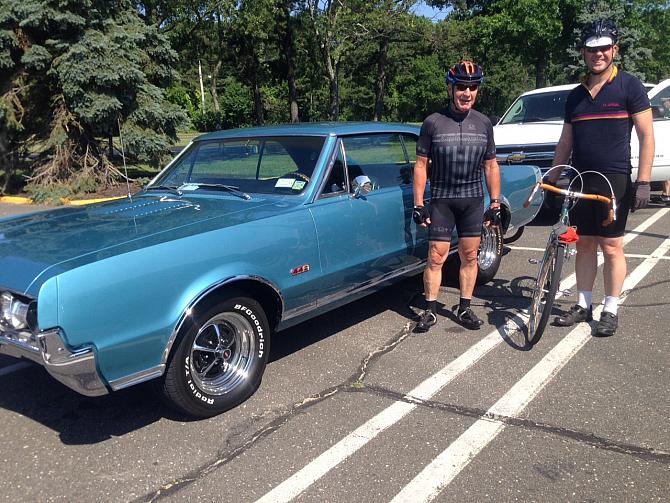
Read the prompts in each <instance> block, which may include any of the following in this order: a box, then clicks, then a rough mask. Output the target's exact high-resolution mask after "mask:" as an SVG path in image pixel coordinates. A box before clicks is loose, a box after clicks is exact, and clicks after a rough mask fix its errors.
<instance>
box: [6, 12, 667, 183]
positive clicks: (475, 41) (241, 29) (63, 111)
mask: <svg viewBox="0 0 670 503" xmlns="http://www.w3.org/2000/svg"><path fill="white" fill-rule="evenodd" d="M428 3H429V4H432V5H436V6H441V7H443V8H445V9H446V8H449V15H448V17H447V19H446V20H444V21H441V22H438V23H433V22H431V21H429V20H427V19H425V18H422V17H420V16H417V15H416V14H414V13H413V12H414V11H415V10H416V6H417V4H418V0H374V1H363V0H338V1H333V2H322V1H317V0H195V1H189V2H176V1H173V0H170V1H167V0H157V1H153V0H152V1H149V2H130V1H129V0H115V1H114V2H108V1H104V0H81V1H74V0H2V8H0V166H3V167H5V170H4V173H5V174H4V175H3V176H4V178H5V181H4V185H5V187H7V180H9V179H11V180H15V179H16V177H17V175H16V173H18V172H22V173H23V171H21V170H23V169H25V168H26V166H25V163H24V161H25V159H27V158H28V154H36V153H37V154H39V156H38V157H37V162H36V165H35V166H34V171H33V172H32V175H33V186H34V185H35V183H37V182H40V181H42V182H44V183H45V184H47V185H49V186H52V188H51V189H50V190H51V191H52V192H56V193H59V194H60V193H62V192H64V191H65V189H64V188H63V187H62V186H60V185H57V184H53V183H51V182H53V181H54V180H60V183H61V185H63V184H64V186H67V187H78V186H79V185H80V184H79V182H77V183H75V182H74V180H76V179H77V177H78V176H80V175H81V174H84V175H86V176H87V177H90V178H92V179H98V180H100V179H107V178H108V175H109V174H110V173H111V174H112V175H113V173H114V171H115V168H114V166H113V165H112V163H111V161H112V160H111V159H109V158H107V149H106V148H105V146H104V143H101V141H104V140H105V139H106V138H108V137H110V136H117V135H118V133H119V126H120V127H121V133H122V135H123V139H124V145H125V147H126V153H127V154H128V155H129V161H130V162H134V163H142V164H143V165H150V166H152V167H153V168H154V169H157V168H158V167H159V166H160V165H161V163H162V162H164V161H165V160H166V159H167V155H168V153H169V147H170V145H171V144H172V143H174V142H175V141H176V137H177V136H176V135H177V131H178V129H179V128H180V127H183V126H185V125H187V124H188V121H187V118H186V117H187V116H188V117H190V118H191V121H192V124H193V126H194V127H196V128H197V129H199V130H201V131H211V130H215V129H228V128H234V127H241V126H249V125H252V124H262V123H265V122H270V123H279V122H287V121H288V120H290V119H291V117H292V114H293V116H295V114H296V112H297V115H298V116H299V117H300V119H301V120H302V121H321V120H329V119H340V120H371V119H381V120H398V121H407V122H420V121H421V120H422V119H423V118H424V117H425V116H426V115H428V114H429V113H430V112H432V111H434V110H438V109H440V108H443V107H445V106H447V105H448V103H449V97H448V95H447V87H446V85H445V82H444V76H445V73H446V71H447V69H448V67H449V66H451V65H452V64H454V63H455V62H457V61H459V60H461V59H473V60H475V61H477V62H478V63H480V64H481V65H482V67H483V68H484V72H485V75H486V82H485V84H484V86H483V87H482V88H481V90H480V94H479V101H478V103H477V109H478V110H480V111H482V112H484V113H486V114H497V115H499V114H501V113H502V112H504V111H505V109H506V108H507V107H508V106H509V104H510V103H511V102H512V100H513V99H514V98H515V97H516V96H517V95H518V94H519V93H521V92H523V91H527V90H529V89H532V88H534V87H537V86H543V85H554V84H564V83H569V82H575V81H576V80H577V79H578V78H579V76H580V74H581V73H583V71H584V64H583V61H582V60H581V57H580V54H579V50H578V49H579V47H578V43H577V41H578V37H579V32H580V29H581V26H582V25H583V24H584V23H586V22H588V21H591V20H593V19H595V18H599V17H609V18H612V19H614V20H615V21H616V22H617V23H618V25H619V28H620V33H621V37H620V47H621V51H620V57H619V61H618V64H620V65H621V66H622V67H623V68H624V69H625V70H627V71H630V72H632V73H634V74H636V75H638V76H639V77H641V78H642V79H644V80H646V81H648V82H658V81H660V80H661V79H664V78H668V77H669V76H670V44H668V43H667V35H668V33H670V9H669V4H668V1H667V0H460V1H458V2H455V1H448V0H443V1H441V0H430V2H428ZM199 65H201V67H202V87H203V90H204V95H202V96H201V80H200V72H199ZM201 98H203V99H204V102H205V105H204V107H203V106H202V104H201ZM291 99H294V102H293V105H294V109H293V110H291V109H290V108H289V105H290V100H291ZM296 104H297V108H298V110H297V111H296V110H295V105H296ZM203 108H204V111H203ZM33 158H34V156H33V157H31V159H33ZM102 173H107V175H102ZM2 190H5V189H2ZM34 190H38V189H34ZM68 190H71V189H68ZM76 190H83V189H76ZM38 192H39V190H38Z"/></svg>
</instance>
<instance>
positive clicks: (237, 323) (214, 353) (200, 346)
mask: <svg viewBox="0 0 670 503" xmlns="http://www.w3.org/2000/svg"><path fill="white" fill-rule="evenodd" d="M255 349H256V344H255V338H254V330H253V327H252V325H251V324H250V323H249V321H248V320H247V319H246V318H245V317H244V316H242V315H240V314H238V313H220V314H218V315H216V316H215V317H213V318H212V319H210V320H209V321H208V322H207V323H205V324H204V325H203V326H202V328H201V329H200V330H199V331H198V333H197V335H196V336H195V338H194V339H193V344H192V346H191V351H190V358H189V366H190V370H191V375H192V377H193V380H194V381H195V383H196V384H197V386H198V388H199V389H200V390H202V391H204V392H205V393H207V394H209V395H224V394H226V393H228V392H230V391H231V390H233V389H235V388H236V387H237V386H239V385H240V383H242V382H244V381H245V380H246V379H247V376H248V375H249V368H250V367H251V364H252V361H253V355H254V352H255Z"/></svg>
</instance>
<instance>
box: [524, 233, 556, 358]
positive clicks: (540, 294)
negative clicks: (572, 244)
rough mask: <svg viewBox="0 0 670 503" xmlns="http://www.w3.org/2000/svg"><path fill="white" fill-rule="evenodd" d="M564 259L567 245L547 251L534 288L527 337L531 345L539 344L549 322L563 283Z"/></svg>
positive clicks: (550, 248) (549, 248)
mask: <svg viewBox="0 0 670 503" xmlns="http://www.w3.org/2000/svg"><path fill="white" fill-rule="evenodd" d="M564 257H565V245H562V244H558V243H556V244H552V245H550V246H549V247H548V248H547V250H546V251H545V256H544V258H543V259H542V263H541V264H540V270H539V272H538V274H537V279H536V281H535V287H534V288H533V300H532V302H531V305H530V318H529V320H528V332H527V336H526V340H527V341H528V344H530V345H535V344H537V342H538V341H539V340H540V338H541V337H542V334H543V333H544V329H545V327H546V326H547V322H548V321H549V316H550V315H551V308H552V307H553V305H554V300H555V299H556V292H557V291H558V285H559V284H560V282H561V270H562V269H563V259H564Z"/></svg>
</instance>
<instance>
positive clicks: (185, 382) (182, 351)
mask: <svg viewBox="0 0 670 503" xmlns="http://www.w3.org/2000/svg"><path fill="white" fill-rule="evenodd" d="M184 330H185V332H184V333H183V336H182V337H181V338H180V340H179V343H178V346H177V348H176V351H175V353H174V355H173V358H172V359H171V360H170V363H169V364H168V368H167V370H166V372H165V375H164V379H163V392H164V394H165V396H166V398H167V399H168V401H169V402H170V403H171V404H172V405H174V406H175V407H176V408H177V409H179V410H180V411H182V412H185V413H186V414H189V415H192V416H197V417H210V416H214V415H216V414H220V413H221V412H224V411H226V410H228V409H231V408H233V407H235V406H236V405H238V404H240V403H241V402H243V401H244V400H246V399H247V398H249V397H250V396H251V395H252V394H253V393H254V392H255V391H256V390H257V389H258V386H260V383H261V378H262V376H263V372H264V370H265V366H266V364H267V360H268V350H269V341H270V337H269V336H270V329H269V325H268V321H267V317H266V316H265V313H264V312H263V309H262V308H261V306H260V304H258V303H257V302H256V301H255V300H253V299H249V298H246V297H231V298H228V299H226V300H224V301H222V302H220V303H219V304H217V305H215V306H214V307H211V308H209V309H207V310H206V311H205V312H204V313H201V314H199V315H196V317H195V319H194V320H193V323H191V324H190V325H189V326H188V327H187V328H185V329H184Z"/></svg>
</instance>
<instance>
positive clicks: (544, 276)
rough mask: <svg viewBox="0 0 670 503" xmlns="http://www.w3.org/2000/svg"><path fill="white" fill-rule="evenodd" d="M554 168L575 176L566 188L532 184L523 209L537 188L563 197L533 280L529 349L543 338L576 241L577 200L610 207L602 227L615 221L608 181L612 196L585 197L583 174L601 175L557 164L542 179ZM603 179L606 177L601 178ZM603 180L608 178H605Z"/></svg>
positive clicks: (613, 203) (592, 195) (528, 203)
mask: <svg viewBox="0 0 670 503" xmlns="http://www.w3.org/2000/svg"><path fill="white" fill-rule="evenodd" d="M556 168H559V169H561V170H566V169H567V170H574V171H575V172H576V173H577V174H576V176H574V178H572V180H571V181H570V183H569V184H568V187H567V189H563V188H559V187H556V186H554V185H551V184H547V183H543V182H542V181H539V182H537V183H536V184H535V186H534V187H533V189H532V191H531V193H530V195H529V196H528V199H527V200H526V202H525V203H524V207H525V208H527V207H528V206H529V205H530V203H531V201H532V200H533V198H534V197H535V194H536V193H537V191H538V190H540V189H542V190H545V191H549V192H554V193H556V194H560V195H563V196H565V197H564V199H563V203H562V205H561V211H560V214H559V217H558V221H557V222H556V223H555V224H554V225H553V226H552V228H551V232H550V233H549V240H548V241H547V246H546V248H545V250H544V255H543V257H542V261H541V262H540V267H539V271H538V273H537V278H536V279H535V286H534V287H533V294H532V302H531V305H530V310H529V314H530V318H529V321H528V331H527V333H526V342H527V343H528V344H529V345H531V346H533V345H535V344H537V342H538V341H539V340H540V338H541V337H542V333H543V332H544V329H545V327H546V325H547V321H549V316H550V315H551V308H552V307H553V305H554V300H555V299H556V293H557V291H558V286H559V283H560V281H561V270H562V269H563V263H564V262H565V261H567V260H569V258H570V256H571V255H572V251H571V245H572V244H573V243H576V242H577V241H578V240H579V235H578V234H577V229H576V228H575V227H573V226H571V225H570V216H569V210H570V209H571V208H572V207H573V206H574V205H575V204H576V203H577V202H578V200H579V199H587V200H591V201H600V202H602V203H605V204H607V205H608V206H609V213H608V217H607V218H606V219H605V220H604V221H603V223H602V225H603V226H606V225H609V224H611V223H612V222H613V221H614V220H615V218H616V198H615V197H614V191H613V190H612V186H611V185H609V181H608V185H609V187H610V193H611V194H612V197H606V196H602V195H599V194H585V193H583V192H581V190H582V189H583V186H584V183H583V180H582V176H583V175H584V174H586V173H596V174H598V175H601V176H603V175H602V173H598V172H596V171H584V172H583V173H579V172H578V171H577V170H576V169H575V168H573V167H572V166H569V165H567V164H559V165H557V166H553V167H552V168H550V169H549V170H548V171H547V173H545V175H544V176H546V175H547V174H548V173H549V172H550V171H551V170H553V169H556ZM603 178H605V177H604V176H603ZM576 180H580V181H581V182H582V187H580V190H579V191H576V190H572V185H573V184H574V183H575V181H576ZM605 180H607V179H606V178H605Z"/></svg>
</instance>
